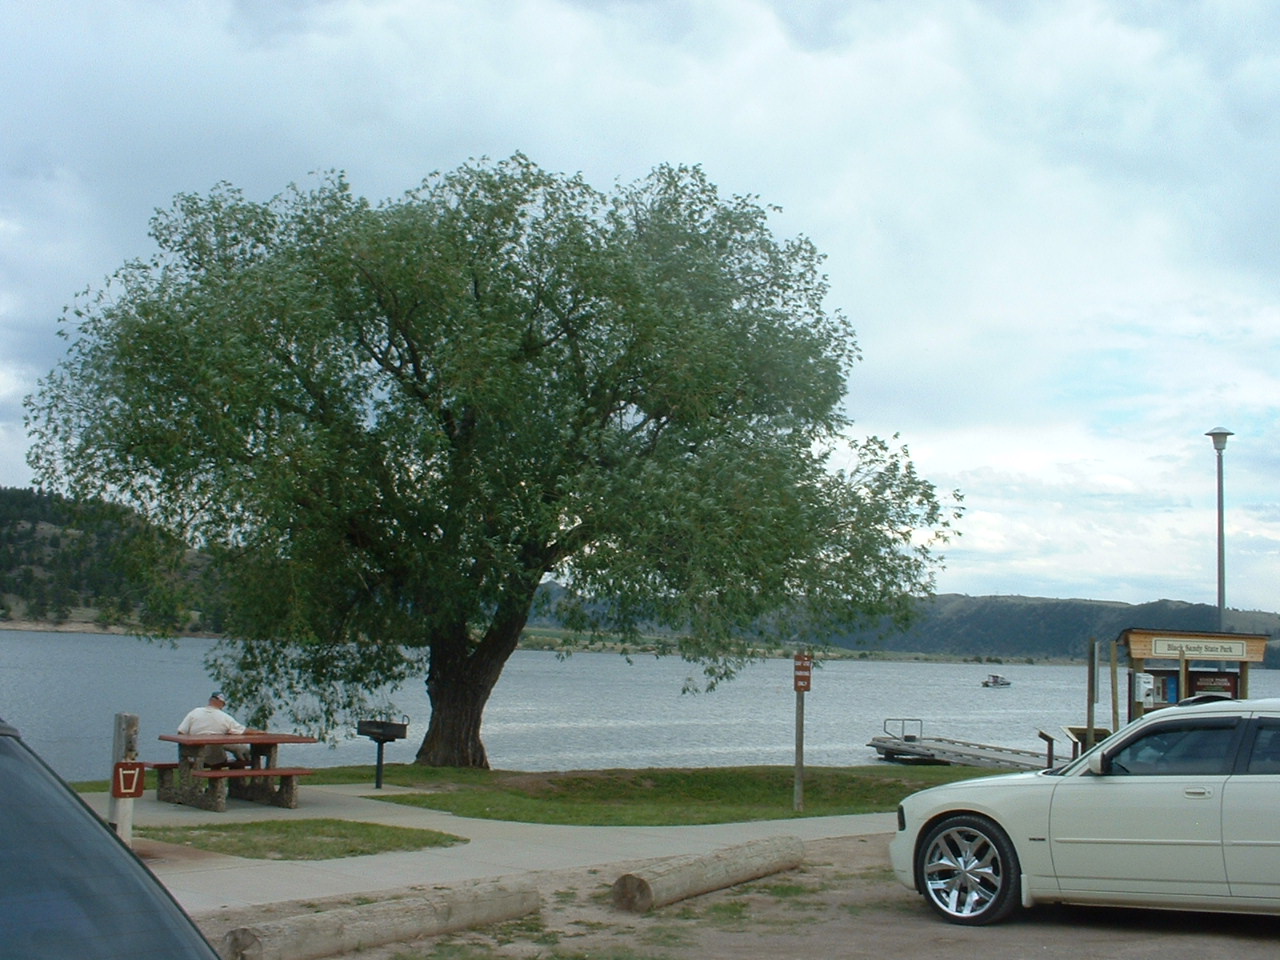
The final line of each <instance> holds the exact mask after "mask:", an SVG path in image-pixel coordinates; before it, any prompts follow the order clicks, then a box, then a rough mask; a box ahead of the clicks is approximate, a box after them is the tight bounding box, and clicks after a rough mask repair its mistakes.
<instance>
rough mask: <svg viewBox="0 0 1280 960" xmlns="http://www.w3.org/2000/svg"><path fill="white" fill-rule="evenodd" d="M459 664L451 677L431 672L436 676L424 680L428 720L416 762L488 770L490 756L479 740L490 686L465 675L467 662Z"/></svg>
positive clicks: (439, 672)
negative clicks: (429, 710)
mask: <svg viewBox="0 0 1280 960" xmlns="http://www.w3.org/2000/svg"><path fill="white" fill-rule="evenodd" d="M459 666H460V668H461V669H460V670H458V671H456V675H453V676H449V675H441V674H445V673H446V671H435V670H433V671H432V672H433V673H435V674H437V676H436V677H435V678H433V679H432V680H430V681H428V683H427V694H428V696H429V697H430V698H431V723H430V725H429V726H428V727H427V735H426V737H424V738H423V740H422V746H421V747H419V748H418V755H417V757H415V762H416V763H421V764H425V765H426V766H429V767H479V768H481V769H485V770H487V769H488V768H489V757H488V755H487V754H486V753H485V749H484V744H483V743H481V741H480V721H481V719H482V718H483V716H484V706H485V704H486V703H488V702H489V693H490V691H491V690H492V689H493V685H492V684H486V683H478V682H476V680H475V679H474V678H472V677H468V676H466V675H465V672H466V671H467V669H468V661H463V662H462V663H461V664H459ZM499 669H501V667H499ZM448 673H455V672H454V671H448Z"/></svg>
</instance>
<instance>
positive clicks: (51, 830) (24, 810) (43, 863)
mask: <svg viewBox="0 0 1280 960" xmlns="http://www.w3.org/2000/svg"><path fill="white" fill-rule="evenodd" d="M5 732H7V734H8V735H3V734H4V733H5ZM14 732H15V731H13V728H12V727H8V726H7V725H6V726H4V728H3V730H0V903H3V904H4V908H3V909H2V910H0V956H2V957H4V960H27V958H37V957H39V958H42V960H44V958H49V957H74V958H76V960H107V958H111V960H119V958H124V957H128V958H132V960H142V958H154V960H160V958H164V960H216V958H217V954H215V953H214V952H213V949H212V948H211V947H210V946H209V944H208V942H207V941H206V940H205V939H204V938H203V937H202V936H201V935H200V933H199V931H198V930H196V928H195V926H194V925H193V924H192V923H191V921H190V919H188V918H187V916H186V914H184V913H183V912H182V909H181V908H180V907H179V906H178V905H177V903H175V902H174V900H173V899H172V897H170V896H169V894H168V892H167V891H166V890H165V889H164V888H163V887H162V886H161V885H160V883H159V882H158V881H157V880H156V879H155V878H154V877H153V876H152V875H151V873H150V872H149V871H148V870H147V869H146V867H144V866H143V864H142V862H141V861H140V860H138V859H137V857H135V856H134V855H133V853H132V852H131V851H130V850H129V849H128V848H127V847H126V846H125V845H124V844H122V843H121V842H120V841H119V839H118V838H117V837H116V836H115V835H114V834H113V833H111V832H110V830H109V829H108V828H107V827H106V825H105V824H103V823H102V821H101V820H100V819H98V817H97V816H96V815H95V814H94V813H93V812H92V811H91V810H90V809H89V808H88V807H87V806H86V805H85V804H84V803H82V802H81V801H80V799H79V798H78V797H77V796H75V794H74V793H72V792H71V791H70V789H68V788H67V786H66V785H65V784H64V783H63V782H62V781H61V780H59V779H58V777H57V776H56V775H55V774H54V773H53V772H52V771H50V770H49V768H48V767H46V766H45V765H44V763H43V761H41V760H39V759H38V758H37V757H36V755H35V754H34V753H32V752H31V751H30V750H28V749H27V748H26V747H25V746H24V745H23V744H22V743H21V741H20V740H18V739H17V738H16V737H15V736H14V735H13V734H14Z"/></svg>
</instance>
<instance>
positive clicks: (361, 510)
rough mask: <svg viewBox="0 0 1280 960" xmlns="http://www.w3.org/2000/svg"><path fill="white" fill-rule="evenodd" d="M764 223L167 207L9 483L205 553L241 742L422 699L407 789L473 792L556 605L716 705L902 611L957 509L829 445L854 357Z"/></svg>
mask: <svg viewBox="0 0 1280 960" xmlns="http://www.w3.org/2000/svg"><path fill="white" fill-rule="evenodd" d="M767 221H768V211H767V210H766V209H765V208H764V207H762V206H761V205H760V204H759V202H757V200H756V199H755V198H752V197H740V196H735V197H723V196H721V194H720V193H719V191H718V190H717V189H716V187H715V186H714V185H713V184H712V183H711V182H710V181H709V180H708V179H707V177H706V176H705V174H704V173H703V172H702V170H701V169H700V168H697V167H680V166H662V167H659V168H657V169H655V170H654V171H653V172H652V173H651V174H649V175H648V176H647V177H645V178H643V179H641V180H639V181H638V182H636V183H633V184H629V185H618V186H616V187H615V188H614V189H612V190H611V191H610V192H607V193H606V192H601V191H598V190H596V189H594V188H592V187H591V186H589V185H588V184H587V183H585V182H584V181H583V180H582V179H581V178H580V177H575V176H563V175H556V174H552V173H548V172H546V171H544V170H542V169H540V168H539V167H538V166H536V165H535V164H533V163H532V162H530V161H529V160H528V159H526V158H525V157H523V156H520V155H517V156H515V157H512V158H511V159H509V160H506V161H502V162H497V163H490V162H478V163H472V164H468V165H465V166H463V167H461V168H459V169H457V170H455V171H452V172H448V173H444V174H437V175H433V176H431V177H430V178H428V179H427V180H426V181H424V183H423V184H422V185H421V186H420V187H419V188H417V189H415V190H412V191H410V192H409V193H407V194H406V195H405V196H403V197H402V198H399V199H396V200H394V201H388V202H384V203H380V204H373V203H370V202H368V201H367V200H364V199H362V198H359V197H357V196H355V195H353V193H352V191H351V189H350V187H349V185H348V183H347V182H346V180H345V178H344V177H343V176H342V175H339V174H331V175H327V176H324V177H322V178H319V179H318V180H317V182H316V183H315V184H314V185H312V186H310V187H309V188H306V189H303V188H298V187H293V188H291V189H290V190H288V191H286V192H285V193H283V194H282V195H280V196H278V197H276V198H274V199H273V200H271V201H269V202H265V203H260V202H254V201H251V200H249V199H247V198H246V197H245V196H244V195H243V193H242V192H241V191H239V190H237V189H235V188H234V187H232V186H230V185H227V184H222V185H219V186H218V187H216V188H215V189H213V190H212V191H210V192H209V193H208V195H206V196H198V195H183V196H179V197H178V198H177V199H176V200H175V202H174V203H173V205H172V207H171V208H169V209H168V210H165V211H161V212H158V213H157V215H156V216H155V218H154V220H153V222H152V236H153V237H154V239H155V241H156V242H157V245H158V249H159V252H158V254H156V255H155V256H154V257H152V258H150V259H148V260H145V261H144V260H139V261H134V262H130V263H127V264H125V265H124V266H123V267H122V268H121V269H119V270H118V271H117V272H116V273H115V274H114V275H113V276H112V277H111V278H110V280H109V281H108V282H107V283H106V284H104V285H103V286H102V287H101V289H97V290H93V291H90V292H88V293H86V294H84V295H82V296H81V297H80V298H79V299H78V300H77V302H76V303H75V304H73V305H72V306H71V307H70V308H68V311H67V313H66V315H65V316H64V321H65V324H66V333H67V335H68V337H69V340H70V348H69V351H68V353H67V355H66V357H65V359H64V360H63V361H62V362H61V363H60V364H59V365H58V367H57V368H55V369H54V370H53V371H52V372H51V373H50V374H49V375H48V376H47V377H46V378H45V379H44V380H43V381H41V384H40V387H39V389H38V391H37V392H36V393H35V394H34V395H33V396H32V397H30V398H28V425H29V429H30V430H31V432H32V435H33V439H34V445H33V448H32V454H31V463H32V466H33V467H34V468H35V469H36V471H37V475H38V478H39V480H40V482H41V483H43V484H45V485H47V486H49V487H57V488H61V489H65V490H67V491H69V492H70V493H72V494H75V495H78V496H94V497H100V498H106V499H109V500H114V501H117V502H121V503H125V504H128V505H129V506H131V507H134V508H135V509H137V510H139V511H141V512H142V513H143V514H144V515H145V516H146V517H148V518H149V519H150V520H152V521H153V522H155V523H157V524H159V525H161V526H163V527H164V528H165V529H167V530H170V531H171V532H172V533H173V534H174V536H175V540H174V543H175V545H189V546H198V547H200V548H202V549H204V550H206V551H208V553H209V554H210V556H211V557H212V568H213V570H214V571H216V572H217V574H218V575H219V576H220V577H221V578H222V580H223V582H224V585H225V588H226V591H227V596H228V598H229V602H228V621H227V622H228V630H229V632H230V634H231V635H232V636H233V637H234V638H235V639H234V640H232V641H229V642H228V643H227V644H226V645H225V646H224V648H223V650H222V652H221V654H220V659H219V662H218V664H217V665H216V669H217V671H218V672H219V673H220V675H221V677H222V679H223V680H224V681H225V682H226V683H227V685H228V686H229V687H231V689H232V690H233V692H234V694H235V695H236V696H237V698H238V699H239V701H240V702H253V703H257V704H259V705H260V711H259V715H258V719H259V720H263V719H265V715H266V714H269V713H270V712H272V711H273V710H276V709H285V710H287V711H289V712H290V713H291V714H292V719H293V720H294V721H295V722H299V723H303V724H305V725H307V726H308V727H309V728H312V729H320V730H327V729H332V728H333V727H334V726H335V725H336V724H338V723H340V722H349V721H350V719H351V717H352V715H353V714H355V713H358V712H360V711H362V710H366V709H368V707H367V705H366V701H367V699H368V698H369V697H370V696H372V695H373V691H376V690H378V689H381V688H383V687H384V686H386V685H391V686H395V685H398V684H401V683H403V682H404V681H406V680H407V679H409V678H411V677H413V676H415V675H421V673H422V672H424V671H425V673H426V686H427V693H428V696H429V698H430V700H431V707H432V715H431V723H430V726H429V730H428V733H427V736H426V738H425V741H424V743H423V745H422V748H421V750H420V751H419V754H418V757H419V760H420V761H421V762H425V763H432V764H447V765H459V766H472V765H475V766H483V765H486V764H487V757H486V755H485V751H484V747H483V744H482V743H481V740H480V721H481V716H482V712H483V707H484V704H485V702H486V700H487V698H488V695H489V692H490V691H491V690H492V688H493V684H494V683H495V682H496V680H497V679H498V676H499V674H500V672H501V670H502V667H503V665H504V664H505V663H506V661H507V658H508V657H509V656H510V654H511V653H512V652H513V650H514V649H515V646H516V643H517V640H518V638H519V635H520V632H521V629H522V628H523V626H524V624H525V622H526V619H527V617H528V616H529V613H530V607H531V604H532V603H533V600H534V597H535V592H536V591H537V590H538V587H539V585H540V584H541V583H543V582H544V580H546V579H547V578H549V577H554V578H555V579H556V580H558V581H559V582H560V583H562V584H564V585H565V586H566V588H567V589H566V591H565V592H564V593H563V594H561V595H560V596H561V599H560V600H559V604H560V609H559V611H558V612H559V614H560V616H561V617H563V618H566V619H567V620H568V622H570V623H571V624H572V625H573V626H574V627H575V629H577V630H579V631H582V632H583V633H584V635H585V634H588V633H590V632H592V631H601V632H606V633H610V634H614V635H618V636H622V637H629V636H634V635H635V634H636V633H637V632H638V631H641V630H646V631H657V630H661V631H666V632H667V635H669V636H670V637H671V641H670V644H671V650H672V652H676V653H678V654H680V655H683V656H685V657H687V658H689V659H690V660H693V661H696V662H699V663H701V664H703V665H704V668H705V672H706V679H707V680H708V681H709V682H711V683H714V682H715V681H716V680H717V679H720V678H722V677H724V676H728V675H731V674H732V672H733V671H734V670H735V669H736V668H737V667H739V666H741V665H742V663H743V662H745V661H746V660H747V659H749V658H750V657H751V649H752V643H753V642H755V641H758V640H759V639H761V638H763V637H770V636H771V637H783V638H786V637H792V636H795V635H797V634H799V635H802V636H804V637H806V638H810V637H814V636H819V637H820V636H821V631H822V630H823V629H824V628H825V627H826V626H829V625H832V624H837V623H849V622H852V621H856V620H858V619H860V618H869V617H875V618H879V617H884V616H886V615H888V616H892V617H904V616H906V615H907V612H908V611H909V609H910V604H909V599H910V598H911V597H912V596H913V595H920V594H923V593H927V592H929V591H930V590H931V588H932V583H933V571H934V569H935V568H936V565H937V563H938V557H937V555H936V553H935V550H936V548H937V545H938V544H939V543H940V542H942V541H945V539H946V537H947V536H948V533H949V525H950V521H951V519H952V518H953V516H954V514H953V512H952V513H949V512H948V508H944V507H943V506H942V505H941V504H940V502H939V498H938V497H937V495H936V491H935V489H934V487H933V486H932V485H931V484H930V483H928V482H927V481H925V480H924V479H922V478H920V477H919V476H918V475H917V474H916V472H915V470H914V468H913V465H912V463H911V461H910V459H909V457H908V455H907V452H906V450H905V449H900V448H896V447H894V445H893V444H892V443H890V442H886V441H884V440H881V439H878V438H874V437H873V438H869V439H866V440H861V441H850V440H848V439H847V434H848V432H849V428H850V426H851V424H850V421H849V420H848V418H847V416H846V415H845V414H844V413H843V412H842V410H843V408H842V402H843V398H844V395H845V392H846V387H847V382H846V381H847V377H848V373H849V371H850V369H851V365H852V364H853V363H854V362H855V360H856V359H857V345H856V341H855V338H854V333H853V330H852V329H851V327H850V325H849V323H848V321H847V320H846V318H845V317H844V316H843V315H842V314H841V313H840V312H838V311H834V312H828V311H827V310H826V308H825V306H824V300H825V298H826V294H827V281H826V278H825V276H824V275H823V274H822V272H821V263H822V258H821V256H820V255H819V253H818V252H817V251H816V250H815V248H814V247H813V245H812V244H811V243H810V242H809V241H808V240H807V239H804V238H798V239H788V240H781V239H778V238H776V237H775V236H774V235H773V233H772V232H771V230H770V228H769V225H768V222H767ZM837 451H839V452H840V460H839V462H840V463H842V464H845V466H844V467H843V468H842V469H834V467H833V461H832V458H833V454H835V453H836V452H837ZM162 566H163V565H162V564H157V576H162V575H163V574H164V570H163V569H161V567H162Z"/></svg>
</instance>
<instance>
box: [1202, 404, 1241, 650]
mask: <svg viewBox="0 0 1280 960" xmlns="http://www.w3.org/2000/svg"><path fill="white" fill-rule="evenodd" d="M1205 436H1206V437H1208V438H1209V439H1211V440H1212V441H1213V449H1214V450H1215V451H1216V452H1217V454H1218V632H1219V633H1221V632H1222V628H1223V621H1224V620H1225V618H1226V612H1227V565H1226V559H1225V549H1226V537H1225V533H1224V529H1223V511H1222V451H1223V450H1225V449H1227V437H1231V436H1235V434H1233V433H1232V432H1231V431H1230V430H1228V429H1227V428H1226V427H1214V428H1213V429H1212V430H1208V431H1206V432H1205Z"/></svg>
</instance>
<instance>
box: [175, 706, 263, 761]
mask: <svg viewBox="0 0 1280 960" xmlns="http://www.w3.org/2000/svg"><path fill="white" fill-rule="evenodd" d="M226 705H227V698H226V697H224V696H223V695H222V691H220V690H215V691H214V692H213V693H212V694H211V695H210V696H209V704H208V706H204V707H196V708H195V709H194V710H192V711H191V712H190V713H188V714H187V715H186V716H185V717H183V718H182V722H181V723H180V724H178V732H179V733H182V734H188V735H190V736H194V737H218V736H222V735H224V734H232V735H236V734H241V733H246V732H247V733H256V732H257V731H255V730H250V729H249V728H248V727H246V726H245V725H244V724H243V723H241V722H240V721H239V720H237V719H236V718H235V717H233V716H231V714H229V713H226V712H224V711H223V709H222V708H223V707H225V706H226ZM203 749H204V751H205V755H204V762H205V763H206V764H207V765H209V766H213V765H218V764H225V763H227V751H228V750H229V751H230V752H231V753H233V754H235V758H236V760H237V761H238V763H239V765H240V766H245V767H247V766H249V764H250V763H251V760H250V756H249V745H248V744H245V743H233V744H230V745H229V746H228V747H227V748H226V750H224V749H223V748H222V747H219V746H213V745H211V746H207V747H204V748H203Z"/></svg>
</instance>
